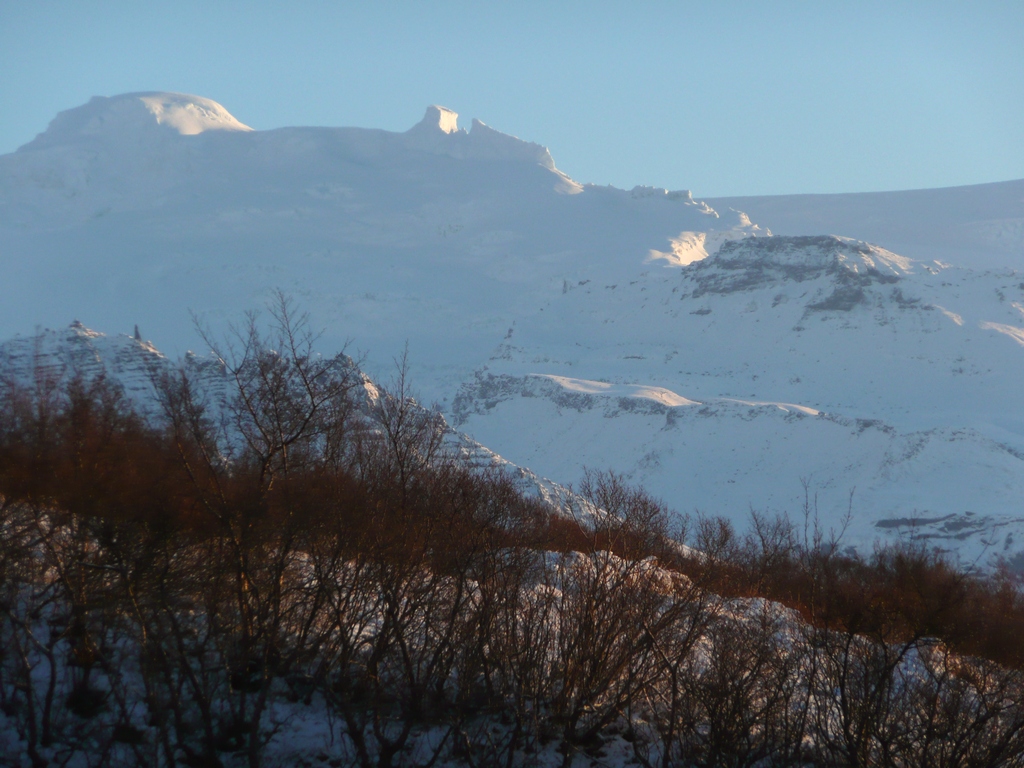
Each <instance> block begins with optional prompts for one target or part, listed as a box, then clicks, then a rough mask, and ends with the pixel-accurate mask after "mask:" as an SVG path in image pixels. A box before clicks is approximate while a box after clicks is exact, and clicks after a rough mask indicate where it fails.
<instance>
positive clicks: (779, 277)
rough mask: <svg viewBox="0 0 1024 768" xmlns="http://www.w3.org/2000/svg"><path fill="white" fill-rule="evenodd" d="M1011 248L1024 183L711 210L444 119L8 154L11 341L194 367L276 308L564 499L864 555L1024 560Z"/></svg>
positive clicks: (1021, 294)
mask: <svg viewBox="0 0 1024 768" xmlns="http://www.w3.org/2000/svg"><path fill="white" fill-rule="evenodd" d="M218 128H220V129H218ZM222 129H227V130H222ZM1021 222H1024V181H1019V182H1003V183H1000V184H991V185H981V186H976V187H963V188H957V189H945V190H919V191H912V192H893V193H884V194H881V193H880V194H877V195H845V196H844V195H829V196H820V195H819V196H816V195H808V196H795V197H784V198H744V199H728V200H726V199H723V200H711V201H701V200H699V199H695V198H694V197H693V195H692V194H691V193H690V192H689V191H669V190H665V189H660V188H656V187H636V188H634V189H632V190H628V191H627V190H619V189H615V188H612V187H599V186H594V185H590V184H581V183H579V182H577V181H575V180H573V179H571V178H570V177H569V176H567V175H566V174H565V173H563V172H562V171H560V170H558V168H557V167H556V165H555V163H554V161H553V159H552V156H551V153H550V152H548V150H547V149H546V148H544V147H542V146H540V145H538V144H534V143H531V142H528V141H523V140H520V139H518V138H516V137H513V136H509V135H506V134H503V133H501V132H499V131H497V130H495V129H493V128H490V127H488V126H487V125H485V124H484V123H482V122H480V121H478V120H474V121H472V123H471V128H470V130H468V131H467V130H464V129H461V128H459V118H458V115H457V114H456V113H455V112H453V111H452V110H449V109H446V108H444V107H440V106H431V107H429V108H428V109H427V110H426V114H425V116H424V118H423V120H421V121H420V122H419V123H418V124H416V125H414V126H413V127H412V128H410V129H409V130H408V131H405V132H402V133H393V132H388V131H382V130H374V129H365V128H282V129H277V130H271V131H251V130H247V129H246V126H244V125H243V124H242V123H240V122H238V121H237V120H235V118H233V117H231V115H230V114H229V113H228V112H227V111H226V110H224V109H223V108H222V107H220V106H219V105H217V104H216V103H215V102H211V101H209V100H206V99H200V98H198V97H190V96H181V95H178V94H130V95H127V96H120V97H113V98H110V99H94V100H93V101H91V102H89V104H86V105H85V106H83V107H79V108H77V109H74V110H69V111H68V112H65V113H61V115H59V116H58V118H57V119H55V120H54V122H53V123H52V124H51V126H50V128H49V129H48V130H47V131H46V132H44V133H43V134H41V135H40V136H39V137H38V138H37V139H36V140H34V141H33V142H30V143H29V144H27V145H26V146H24V147H22V148H21V149H20V150H19V151H17V152H15V153H13V154H9V155H5V156H0V338H7V337H10V336H14V335H17V334H20V336H21V339H22V340H23V342H21V343H22V344H23V345H24V344H26V343H28V342H26V341H24V340H26V339H29V338H32V337H33V336H34V333H35V329H36V328H37V327H39V326H51V327H52V326H55V325H62V324H66V323H68V322H69V321H70V320H71V319H72V318H74V317H78V318H81V319H82V320H83V321H85V322H87V323H89V325H90V326H93V327H96V328H100V329H103V330H104V331H105V332H108V333H111V334H114V333H117V332H123V331H129V330H131V329H132V327H133V325H134V324H136V323H138V324H139V326H140V327H141V328H142V330H143V331H144V333H145V334H146V337H147V338H152V339H154V341H155V343H156V345H157V346H158V347H159V348H160V349H161V350H162V351H163V352H164V353H166V354H167V355H168V356H170V357H172V358H173V357H176V356H178V355H181V354H182V353H184V351H185V350H186V349H188V348H190V347H195V346H197V345H198V343H199V342H198V340H197V337H196V335H195V333H194V331H193V329H192V321H191V319H190V311H191V312H192V313H194V314H195V316H196V317H197V318H198V319H199V321H200V322H201V323H203V324H206V325H208V326H210V327H211V328H212V330H213V331H214V332H215V333H217V332H220V331H222V330H223V329H224V328H225V327H226V325H227V323H229V322H232V321H235V322H237V321H239V320H240V319H241V318H242V316H243V313H244V312H245V310H248V309H252V308H258V307H260V306H261V305H262V304H263V303H264V302H265V300H266V299H267V297H268V296H269V295H270V294H271V292H272V291H274V290H276V289H282V290H284V291H285V292H287V293H289V294H290V295H291V296H292V297H293V298H294V299H295V300H296V302H297V303H298V304H299V305H300V306H301V307H302V308H304V309H307V310H309V311H310V313H311V315H312V320H313V323H314V324H315V325H317V326H319V327H323V328H324V329H325V331H324V335H323V337H322V338H321V341H320V348H321V351H322V352H324V353H325V354H333V353H334V352H336V351H338V350H340V349H341V348H342V347H343V346H344V345H345V343H346V342H348V350H349V352H350V353H353V354H355V355H356V356H357V357H362V358H363V359H364V361H365V363H364V365H365V367H366V369H367V370H368V372H369V373H370V374H371V375H374V376H385V377H386V376H387V374H388V373H389V371H390V369H391V365H392V361H393V360H394V359H395V358H396V357H397V356H399V355H401V353H402V350H403V348H405V346H406V344H408V349H409V354H410V362H411V364H412V369H411V373H412V377H413V381H414V383H415V385H416V387H417V388H418V390H419V392H420V395H421V397H420V399H421V400H422V401H425V402H428V403H429V402H434V401H436V402H438V403H439V404H440V405H441V406H442V408H443V409H444V410H445V412H446V413H447V414H448V415H449V417H450V418H451V419H452V420H453V421H454V423H455V424H456V425H457V426H458V428H459V429H461V430H463V431H465V432H467V433H468V434H469V435H471V436H472V438H474V439H475V440H477V441H479V442H480V443H482V444H484V445H486V446H488V448H490V449H492V450H493V451H496V452H497V453H498V454H500V455H501V456H503V457H505V459H507V460H508V461H510V462H514V463H515V465H518V466H524V467H525V466H529V467H531V468H532V469H533V470H534V471H536V472H537V473H538V474H539V475H543V476H545V477H550V478H552V479H553V480H555V481H558V482H560V483H575V482H577V481H578V479H579V478H580V477H581V475H582V468H583V467H584V466H589V467H592V468H595V469H605V468H609V467H610V468H614V469H616V470H618V471H621V472H624V473H626V474H627V475H628V476H629V477H630V478H631V479H633V480H635V481H637V482H642V483H644V484H645V485H646V486H648V487H649V488H650V490H652V491H653V492H654V493H655V494H657V495H660V496H662V497H664V498H665V499H666V501H668V503H669V504H670V505H671V506H673V507H675V508H676V509H679V510H681V511H692V510H694V509H700V510H702V511H704V512H707V513H712V514H724V515H727V516H729V517H731V518H732V519H734V520H736V521H737V522H738V523H740V524H742V523H743V521H744V520H745V518H746V517H747V515H748V513H749V510H750V509H751V507H753V508H755V509H760V510H769V511H778V512H786V513H789V514H790V515H793V516H797V515H799V514H800V512H801V510H802V509H803V506H804V502H805V488H806V493H807V497H809V498H810V499H811V502H812V505H813V502H814V499H815V497H816V499H817V508H818V511H819V513H820V514H821V515H822V518H823V521H824V522H825V523H826V524H827V525H833V526H836V527H838V526H840V525H841V521H842V518H843V515H845V513H846V511H847V510H848V509H849V510H851V511H852V515H853V517H852V520H851V522H850V524H849V526H848V527H849V530H848V533H847V538H848V540H849V542H850V543H851V544H852V545H856V546H858V547H864V546H869V545H870V542H871V541H872V540H873V539H875V538H877V537H879V536H883V537H888V536H893V535H924V536H928V537H929V540H930V541H933V542H934V543H935V544H936V545H937V546H940V547H942V548H946V549H949V550H950V551H952V552H954V553H959V554H960V556H961V557H962V558H963V559H964V561H965V562H967V563H974V562H981V563H985V564H987V563H991V562H993V559H994V558H996V557H1005V558H1007V559H1009V560H1011V561H1013V562H1016V563H1017V564H1018V565H1024V554H1022V553H1024V502H1022V501H1021V499H1024V418H1022V417H1021V415H1020V407H1019V406H1020V394H1019V393H1020V382H1021V381H1022V380H1024V349H1022V346H1024V310H1022V309H1021V307H1024V274H1022V273H1021V272H1020V271H1019V270H1024V225H1022V224H1021ZM829 233H834V234H829ZM855 238H859V239H855ZM866 241H871V242H866ZM200 351H202V350H200ZM361 353H365V354H361ZM851 493H852V503H851Z"/></svg>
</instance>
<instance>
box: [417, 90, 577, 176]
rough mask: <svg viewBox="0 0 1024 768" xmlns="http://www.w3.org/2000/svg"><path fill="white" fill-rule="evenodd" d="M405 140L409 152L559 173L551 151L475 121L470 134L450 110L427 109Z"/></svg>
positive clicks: (433, 106) (438, 107)
mask: <svg viewBox="0 0 1024 768" xmlns="http://www.w3.org/2000/svg"><path fill="white" fill-rule="evenodd" d="M403 136H404V138H405V141H406V146H408V147H409V148H411V149H418V150H422V151H424V152H431V153H433V154H438V155H447V156H448V157H454V158H459V159H474V160H511V161H519V162H528V163H536V164H537V165H540V166H541V167H543V168H546V169H548V170H549V171H555V170H557V169H556V168H555V161H554V160H553V159H552V157H551V153H550V152H549V151H548V149H547V147H542V146H541V145H540V144H534V143H533V142H529V141H523V140H522V139H518V138H516V137H515V136H510V135H508V134H506V133H502V132H501V131H496V130H494V129H493V128H491V127H490V126H488V125H487V124H486V123H483V122H481V121H480V120H477V119H475V118H474V119H473V123H472V129H471V130H470V131H466V130H465V129H463V128H459V115H458V113H457V112H455V111H454V110H451V109H448V108H447V107H441V106H437V105H432V106H429V107H427V112H426V114H425V115H424V116H423V119H422V120H421V121H420V122H419V123H417V124H416V125H414V126H413V127H412V128H410V129H409V130H408V131H406V132H405V134H403ZM576 186H577V187H579V185H576ZM580 189H582V188H579V189H575V190H574V191H576V192H578V191H580Z"/></svg>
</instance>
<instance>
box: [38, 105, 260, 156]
mask: <svg viewBox="0 0 1024 768" xmlns="http://www.w3.org/2000/svg"><path fill="white" fill-rule="evenodd" d="M251 130H252V128H250V127H249V126H247V125H245V124H243V123H241V122H239V121H238V120H237V119H235V117H234V116H233V115H232V114H231V113H230V112H228V111H227V110H226V109H225V108H224V107H223V106H221V105H220V104H218V103H217V102H216V101H213V100H212V99H205V98H203V97H202V96H192V95H189V94H186V93H170V92H163V91H144V92H139V93H123V94H120V95H118V96H94V97H93V98H92V99H90V100H89V101H88V103H86V104H83V105H81V106H79V107H75V108H73V109H68V110H65V111H63V112H61V113H59V114H58V115H57V116H56V117H55V118H54V119H53V120H52V121H51V122H50V125H49V126H48V127H47V129H46V130H45V131H43V132H42V133H41V134H39V135H38V136H36V138H35V139H33V140H32V141H30V142H29V143H28V144H26V145H24V146H23V147H21V149H23V150H25V149H44V148H46V147H49V146H53V145H56V144H67V143H73V142H77V141H81V140H83V139H96V138H107V139H114V140H121V139H123V138H125V137H126V136H128V135H131V134H135V135H138V134H144V133H147V132H169V133H176V134H178V135H181V136H194V135H196V134H199V133H205V132H207V131H251Z"/></svg>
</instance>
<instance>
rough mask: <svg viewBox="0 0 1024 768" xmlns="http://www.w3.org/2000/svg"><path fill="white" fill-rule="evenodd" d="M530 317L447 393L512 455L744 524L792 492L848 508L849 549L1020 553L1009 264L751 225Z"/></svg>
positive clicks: (1019, 430) (1021, 425) (476, 430)
mask: <svg viewBox="0 0 1024 768" xmlns="http://www.w3.org/2000/svg"><path fill="white" fill-rule="evenodd" d="M544 314H545V317H544V318H543V319H538V318H532V319H530V320H526V321H523V322H521V323H519V324H517V326H516V328H515V332H514V333H513V334H512V336H511V337H510V338H509V339H508V340H507V341H505V342H504V343H503V344H502V345H501V347H499V348H498V349H497V350H496V351H495V354H494V355H493V356H492V358H491V360H489V361H488V362H487V364H486V365H485V366H482V367H481V368H480V369H479V370H478V371H477V373H476V375H475V377H474V379H473V380H472V381H471V382H467V383H466V384H465V385H464V386H463V388H462V389H461V391H460V393H459V395H458V397H457V398H456V400H455V402H454V405H453V411H454V414H455V419H456V424H457V426H459V428H460V429H464V430H466V431H468V432H470V433H471V434H473V435H474V436H476V437H477V439H479V440H481V441H482V442H484V443H485V444H488V445H494V446H500V447H499V450H501V451H502V452H503V454H504V455H506V456H508V457H509V458H510V459H512V460H514V461H517V462H520V463H524V464H527V465H529V466H531V467H533V468H534V469H535V470H536V471H538V472H540V473H542V474H545V475H547V476H551V477H557V478H559V479H560V480H562V481H569V482H574V481H576V480H578V478H579V477H580V474H581V470H580V467H581V466H582V465H588V466H592V467H604V466H615V467H616V468H618V469H619V470H620V471H623V472H626V473H627V474H628V475H629V476H630V477H632V478H633V479H634V480H635V481H636V482H640V483H643V484H644V485H645V486H646V487H648V488H649V489H650V490H651V491H653V492H654V493H656V494H659V495H661V496H663V497H664V498H667V499H671V500H672V503H673V504H674V505H675V506H676V507H677V508H680V509H681V510H683V511H693V510H697V509H699V510H701V511H703V512H706V513H710V514H722V515H725V516H727V517H730V518H732V519H734V520H736V521H737V522H738V523H740V524H742V522H743V520H744V519H745V518H746V516H747V515H748V513H749V510H750V509H751V508H754V509H758V510H762V511H772V512H787V513H789V514H791V515H799V514H801V511H802V508H803V505H804V501H805V493H808V492H809V494H810V496H811V498H812V500H813V498H814V497H815V496H816V497H817V505H818V511H819V513H820V514H821V515H822V519H823V520H824V521H825V522H826V524H827V525H830V526H833V527H836V528H837V529H838V528H839V527H840V526H841V524H842V523H841V521H842V518H843V516H844V515H845V514H846V512H847V510H851V511H852V513H853V519H852V520H851V523H850V527H849V531H848V533H847V541H849V542H850V543H851V544H853V545H857V546H860V547H863V546H866V545H869V543H870V541H871V540H872V539H874V538H876V537H878V536H879V535H897V534H908V535H909V534H913V535H925V536H929V537H932V538H933V539H934V541H935V543H936V545H938V546H941V547H943V548H948V549H951V550H956V551H958V552H960V553H961V555H962V557H963V558H964V559H965V561H967V562H974V561H976V560H979V558H980V559H981V560H982V561H985V562H989V561H991V560H992V558H993V557H995V556H999V557H1006V558H1013V557H1014V556H1015V555H1016V554H1017V553H1018V552H1019V551H1020V550H1021V548H1022V547H1024V502H1022V501H1021V500H1022V499H1024V420H1022V419H1021V417H1020V412H1019V407H1018V404H1019V398H1020V394H1019V391H1020V390H1019V382H1020V381H1021V379H1022V377H1024V349H1021V346H1022V341H1024V330H1022V328H1024V275H1020V274H1014V273H1012V272H1009V271H1006V270H1003V271H998V272H992V273H974V272H970V271H967V270H960V269H955V268H951V267H946V266H942V265H940V264H936V263H932V264H927V263H923V262H915V261H912V260H909V259H905V258H903V257H900V256H897V255H895V254H892V253H890V252H888V251H885V250H883V249H880V248H878V247H875V246H870V245H867V244H865V243H861V242H858V241H850V240H846V239H842V238H834V237H814V238H811V237H802V238H785V237H772V238H756V239H745V240H742V241H738V242H734V243H728V244H726V245H725V246H723V247H722V248H721V249H720V250H719V251H718V252H717V253H716V254H715V255H713V256H711V257H709V258H708V259H705V260H703V261H700V262H697V263H695V264H692V265H690V266H687V267H682V268H664V267H656V268H653V269H650V270H648V271H646V272H644V273H641V274H639V275H638V276H637V279H636V280H633V281H630V282H628V283H625V284H618V285H609V284H606V285H600V284H593V283H587V284H584V285H577V286H574V287H573V289H572V290H570V291H568V292H567V293H566V294H565V295H563V296H560V297H559V298H558V299H557V300H554V301H552V302H551V304H550V305H548V307H546V311H545V313H544ZM524 424H529V425H530V428H529V429H528V430H524V429H523V428H522V425H524ZM851 494H852V506H851Z"/></svg>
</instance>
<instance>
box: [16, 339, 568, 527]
mask: <svg viewBox="0 0 1024 768" xmlns="http://www.w3.org/2000/svg"><path fill="white" fill-rule="evenodd" d="M345 364H346V365H354V363H353V362H352V361H351V360H350V359H346V360H345ZM179 366H181V367H184V369H185V370H186V371H187V372H188V374H189V375H190V376H191V377H193V378H196V377H198V379H199V380H201V381H202V385H203V391H204V392H206V393H207V394H208V395H210V396H212V397H211V400H210V401H208V402H207V403H206V405H207V407H209V408H212V409H217V408H223V407H225V405H226V404H227V402H228V399H229V398H230V397H231V396H232V391H233V390H232V383H231V381H230V380H229V378H228V377H227V376H226V375H225V369H224V367H223V365H222V363H221V361H219V360H218V359H217V358H215V357H213V356H212V355H211V356H204V357H200V356H198V355H192V354H189V355H186V356H185V357H184V358H183V359H182V360H181V361H180V362H174V361H172V360H169V359H168V358H167V357H165V356H164V355H163V354H161V353H160V351H159V350H158V349H156V347H154V346H153V344H152V343H151V342H148V341H143V340H141V339H139V338H134V337H132V336H128V335H126V334H119V335H117V336H107V335H105V334H103V333H100V332H99V331H95V330H92V329H90V328H86V327H85V326H84V325H83V324H82V323H81V322H79V321H77V320H76V321H74V322H73V323H72V324H71V325H70V326H68V327H67V328H63V329H59V330H53V329H42V330H40V331H38V332H37V333H35V334H33V335H32V336H27V337H26V336H19V337H16V338H13V339H9V340H7V341H5V342H2V343H0V387H4V386H9V385H14V386H17V387H19V388H27V389H28V390H29V391H40V392H43V391H47V390H49V388H51V387H55V386H56V387H60V386H62V385H65V384H67V382H69V381H70V380H71V379H74V378H77V379H80V380H82V381H83V382H84V383H87V384H88V383H90V382H93V381H95V380H97V379H100V378H104V379H106V380H107V381H109V382H112V383H113V384H115V386H117V387H118V388H119V389H120V391H121V392H122V394H124V396H125V397H126V399H127V400H128V402H129V403H130V404H131V406H132V407H133V408H134V409H135V410H136V411H137V412H139V413H141V414H143V415H145V416H146V417H147V418H149V419H151V420H152V421H153V423H157V424H158V423H160V420H161V418H162V417H163V415H164V410H163V406H162V404H161V398H160V395H159V391H158V390H159V387H160V381H161V378H162V377H163V376H166V375H169V374H170V375H174V374H175V373H176V372H177V370H178V368H179ZM357 375H359V376H361V377H362V379H363V381H364V385H363V387H362V397H361V398H360V400H359V406H360V407H361V409H362V410H361V412H362V414H363V416H364V417H365V416H366V415H367V414H368V412H369V409H370V407H371V405H372V403H373V402H374V401H375V400H376V399H377V398H379V397H381V396H383V395H382V392H381V389H380V388H379V387H378V386H377V385H376V384H375V383H374V382H373V381H372V380H371V379H369V378H368V377H366V376H364V375H362V374H361V373H358V372H357ZM212 415H214V418H215V420H216V419H217V415H216V413H213V414H212ZM444 428H445V446H446V450H447V451H448V452H450V453H451V454H452V455H455V456H458V457H459V458H460V459H461V460H462V461H464V462H466V464H467V465H468V466H469V467H471V468H473V469H474V470H475V471H478V472H498V473H500V474H503V475H505V476H507V477H508V478H509V479H511V480H512V481H513V483H514V484H515V486H516V487H517V488H518V489H519V490H520V491H521V492H522V493H524V494H525V495H526V496H528V497H531V498H536V499H539V500H541V501H544V502H547V503H548V504H550V505H552V506H554V507H562V506H563V505H564V504H565V502H566V500H567V498H568V497H569V496H570V495H571V494H570V491H569V490H568V489H566V488H565V487H563V486H561V485H559V484H558V483H554V482H552V481H550V480H547V479H545V478H542V477H538V476H537V475H535V474H534V473H533V472H531V471H530V470H529V469H526V468H523V467H519V466H517V465H515V464H513V463H512V462H510V461H507V460H506V459H503V458H502V457H501V456H499V455H498V454H496V453H495V452H494V451H492V450H490V449H488V448H486V447H485V446H483V445H481V444H480V443H478V442H477V441H475V440H473V439H472V438H470V437H469V436H468V435H465V434H463V433H460V432H457V431H456V430H454V429H451V428H450V427H447V425H445V427H444Z"/></svg>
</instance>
